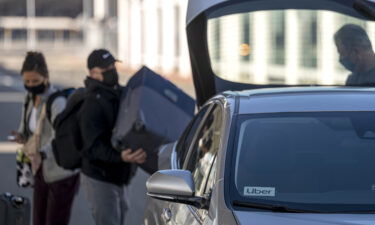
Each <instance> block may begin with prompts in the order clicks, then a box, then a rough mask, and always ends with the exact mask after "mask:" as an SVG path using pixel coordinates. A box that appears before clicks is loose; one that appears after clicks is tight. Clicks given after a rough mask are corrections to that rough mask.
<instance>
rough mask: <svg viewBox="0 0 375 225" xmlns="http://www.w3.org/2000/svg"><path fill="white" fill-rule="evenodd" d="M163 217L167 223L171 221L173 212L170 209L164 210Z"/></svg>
mask: <svg viewBox="0 0 375 225" xmlns="http://www.w3.org/2000/svg"><path fill="white" fill-rule="evenodd" d="M161 217H162V218H163V219H164V221H165V222H166V223H167V222H169V221H171V219H172V211H171V210H170V209H169V208H164V209H163V213H162V214H161Z"/></svg>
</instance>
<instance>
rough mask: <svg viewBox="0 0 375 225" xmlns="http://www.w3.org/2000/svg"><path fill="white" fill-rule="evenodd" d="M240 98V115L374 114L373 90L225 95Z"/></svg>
mask: <svg viewBox="0 0 375 225" xmlns="http://www.w3.org/2000/svg"><path fill="white" fill-rule="evenodd" d="M224 95H227V96H229V95H231V96H233V95H236V96H238V97H239V101H240V103H239V109H238V113H239V114H253V113H277V112H324V111H326V112H327V111H375V88H350V87H297V88H269V89H256V90H246V91H239V92H225V93H224Z"/></svg>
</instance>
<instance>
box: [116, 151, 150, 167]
mask: <svg viewBox="0 0 375 225" xmlns="http://www.w3.org/2000/svg"><path fill="white" fill-rule="evenodd" d="M121 158H122V160H123V161H124V162H128V163H138V164H142V163H144V162H146V158H147V154H146V152H145V151H144V150H143V149H141V148H140V149H138V150H137V151H135V152H132V150H131V149H125V150H123V151H122V152H121Z"/></svg>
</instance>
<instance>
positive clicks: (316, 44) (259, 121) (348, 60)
mask: <svg viewBox="0 0 375 225" xmlns="http://www.w3.org/2000/svg"><path fill="white" fill-rule="evenodd" d="M374 6H375V5H374V2H373V1H366V0H362V1H352V0H346V1H337V0H314V1H311V0H310V1H308V0H236V1H234V0H210V1H202V0H190V1H189V7H188V14H187V29H186V31H187V38H188V43H189V51H190V56H191V63H192V72H193V79H194V85H195V91H196V97H197V103H198V106H199V108H200V110H199V112H198V113H197V115H196V116H195V117H194V119H193V120H192V121H191V123H190V125H189V126H188V127H187V128H186V130H185V132H184V133H183V135H182V136H181V137H180V139H179V140H178V141H177V142H175V143H172V144H169V145H166V146H164V147H163V148H162V151H161V152H160V159H162V163H160V162H159V164H160V165H159V167H160V169H162V170H160V171H158V172H156V173H155V174H153V175H152V176H151V177H150V178H149V179H148V181H147V191H148V195H149V196H150V198H149V199H148V201H147V207H146V211H145V216H144V220H143V224H144V225H151V224H152V225H153V224H157V225H162V224H163V225H177V224H178V225H187V224H197V225H198V224H204V225H209V224H220V225H224V224H226V225H234V224H241V225H245V224H249V225H269V224H277V225H301V224H304V225H337V224H343V225H370V224H375V215H374V212H375V200H374V199H375V173H373V169H374V165H375V104H374V103H375V102H374V100H373V99H375V88H371V87H365V86H374V83H375V54H374V51H373V49H372V41H373V39H374V37H373V36H374V33H375V23H374V22H372V20H374V19H375V10H374ZM340 64H341V65H340ZM307 86H319V87H307ZM325 86H329V87H325ZM229 90H230V91H229Z"/></svg>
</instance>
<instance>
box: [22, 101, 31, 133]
mask: <svg viewBox="0 0 375 225" xmlns="http://www.w3.org/2000/svg"><path fill="white" fill-rule="evenodd" d="M30 101H31V96H30V95H29V94H26V98H25V102H24V104H23V121H22V122H23V131H22V132H23V133H25V132H26V133H28V131H29V129H28V125H27V120H28V118H27V107H28V106H29V104H30Z"/></svg>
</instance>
